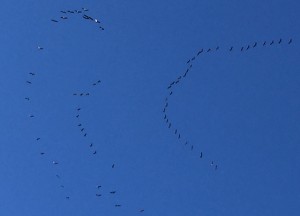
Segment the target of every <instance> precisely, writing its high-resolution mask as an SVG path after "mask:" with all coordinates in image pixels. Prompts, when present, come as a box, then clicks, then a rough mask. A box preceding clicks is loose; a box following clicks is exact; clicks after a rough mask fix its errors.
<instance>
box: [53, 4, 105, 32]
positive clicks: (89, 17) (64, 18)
mask: <svg viewBox="0 0 300 216" xmlns="http://www.w3.org/2000/svg"><path fill="white" fill-rule="evenodd" d="M88 11H89V9H87V8H81V9H80V10H61V11H60V12H61V13H62V16H60V21H64V20H67V19H69V16H67V15H72V14H78V15H81V14H83V15H82V18H83V19H85V20H89V21H92V22H94V23H96V24H98V26H99V29H100V30H102V31H103V30H104V28H103V26H101V25H100V23H101V22H100V20H99V19H95V18H93V17H91V16H89V15H87V14H86V12H88ZM51 21H52V22H54V23H58V22H60V21H59V18H58V19H57V18H56V19H51Z"/></svg>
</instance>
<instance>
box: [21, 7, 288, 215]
mask: <svg viewBox="0 0 300 216" xmlns="http://www.w3.org/2000/svg"><path fill="white" fill-rule="evenodd" d="M87 11H89V10H88V9H86V8H82V9H81V10H66V11H60V12H61V13H62V14H63V15H62V16H61V17H60V19H61V21H63V20H67V19H68V18H69V17H68V16H67V14H68V15H71V14H82V17H83V19H85V20H90V21H93V22H94V23H96V24H98V27H99V28H100V29H101V30H104V28H103V27H102V26H100V25H99V24H100V23H101V22H100V21H99V20H98V19H95V18H92V17H91V16H89V15H87V14H85V13H86V12H87ZM51 21H52V22H55V23H57V22H59V21H58V19H51ZM291 43H292V39H289V40H283V39H281V38H280V39H279V40H272V41H264V42H254V43H251V44H248V45H246V46H242V47H233V46H231V47H229V48H224V50H226V51H228V52H234V51H239V52H246V51H248V50H250V49H255V48H256V47H258V46H261V47H265V46H273V45H276V44H277V45H279V44H291ZM37 49H38V50H39V51H42V50H44V48H43V47H41V46H38V47H37ZM220 49H221V48H220V47H219V46H217V47H215V48H208V49H203V48H201V49H200V50H198V51H197V52H196V54H195V55H194V56H193V57H192V58H190V59H189V60H188V61H187V62H186V63H187V67H186V69H185V71H184V72H183V73H182V74H180V75H179V76H178V77H177V78H176V79H175V80H173V81H172V82H170V84H169V85H168V87H167V91H168V93H167V96H166V97H165V102H164V106H163V110H162V112H163V120H164V122H165V123H166V125H167V128H168V129H169V130H170V131H172V133H173V134H174V136H176V139H178V141H179V142H180V143H182V144H183V145H185V146H187V147H188V148H189V149H190V151H194V145H193V144H191V143H189V141H188V140H187V139H185V138H183V134H182V133H181V132H180V131H179V129H178V128H177V127H175V125H174V124H172V120H171V118H170V117H169V114H168V109H169V102H170V99H171V97H174V90H175V87H177V86H179V83H180V82H182V81H183V80H184V78H186V77H187V75H188V73H189V72H190V71H191V69H192V67H193V63H194V62H195V60H196V59H197V58H198V57H199V56H200V55H203V54H204V53H211V52H217V51H219V50H220ZM35 76H37V74H36V73H33V72H30V73H29V77H30V78H28V79H27V80H26V84H27V85H28V86H32V85H34V77H35ZM100 84H101V80H97V81H95V82H94V83H91V84H90V86H91V88H95V87H96V86H98V85H100ZM90 92H91V91H80V92H74V93H73V96H76V97H79V98H80V97H86V96H90V95H91V93H90ZM31 99H32V98H31V97H30V96H26V97H25V100H26V101H31ZM75 110H76V113H75V117H74V118H76V119H77V123H76V124H77V125H76V127H78V132H79V133H80V134H81V136H82V137H83V138H84V139H85V141H88V139H89V135H88V131H87V127H86V126H85V125H84V123H83V119H82V117H81V116H82V110H83V109H82V108H81V106H78V107H76V108H75ZM29 117H30V118H35V115H34V114H30V115H29ZM35 140H36V142H40V141H41V137H40V136H39V137H36V138H35ZM87 147H88V148H89V149H91V154H92V155H94V156H96V155H97V149H96V146H95V144H94V142H93V141H91V140H89V142H87ZM197 154H198V156H199V158H200V159H203V158H204V156H205V155H204V153H203V152H202V151H200V152H198V153H197ZM40 155H41V156H43V157H45V155H47V152H45V151H41V152H40ZM51 161H52V164H53V165H54V166H59V162H58V161H57V160H53V159H52V160H51ZM209 165H210V166H211V167H212V168H213V169H214V170H218V168H219V165H218V164H217V163H216V161H214V160H209ZM114 168H115V164H114V163H113V164H112V165H111V169H114ZM55 176H56V178H57V179H61V175H59V174H58V173H56V174H55ZM60 187H61V188H64V187H65V186H64V184H60ZM101 188H102V186H101V185H97V186H96V191H95V197H97V198H99V197H102V195H103V193H101ZM116 193H117V191H116V190H110V191H109V194H111V195H115V194H116ZM65 198H66V199H67V200H70V198H71V197H70V196H69V195H66V196H65ZM114 206H115V207H117V208H119V207H121V206H122V205H121V204H120V203H116V204H115V205H114ZM138 211H139V212H144V211H145V210H144V209H139V210H138Z"/></svg>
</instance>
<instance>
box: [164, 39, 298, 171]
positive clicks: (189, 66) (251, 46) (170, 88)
mask: <svg viewBox="0 0 300 216" xmlns="http://www.w3.org/2000/svg"><path fill="white" fill-rule="evenodd" d="M292 42H293V39H292V38H290V39H288V40H283V39H281V38H280V39H278V40H272V41H269V42H268V41H263V42H261V43H260V42H254V43H251V44H247V45H246V46H241V47H234V46H230V47H229V48H228V47H227V48H224V50H225V51H228V52H230V53H232V52H234V51H237V52H247V51H249V50H251V49H255V48H257V47H259V46H261V47H267V46H273V45H280V44H286V45H290V44H291V43H292ZM220 49H221V48H220V47H219V46H217V47H215V48H207V49H204V48H201V49H199V50H198V51H197V52H196V53H195V55H194V56H193V57H192V58H190V59H189V60H188V61H187V62H186V64H187V67H186V70H185V71H184V72H183V73H181V74H180V75H179V76H178V77H177V78H176V79H175V80H173V81H172V82H171V83H170V84H169V86H168V87H167V91H168V94H167V96H166V98H165V103H164V107H163V111H162V112H163V120H164V121H165V123H166V125H167V127H168V129H169V130H171V131H173V134H174V136H176V138H177V139H178V140H179V142H180V143H182V144H184V145H185V146H189V149H190V150H191V151H193V150H194V145H193V144H190V143H189V141H188V140H187V139H182V133H180V131H179V130H178V129H177V128H176V127H174V125H172V122H171V119H170V118H169V116H168V113H167V111H168V108H169V100H170V99H169V98H170V97H171V96H173V95H174V94H173V89H174V88H175V86H178V84H179V83H180V82H182V81H183V79H185V78H186V76H187V75H188V73H189V72H190V71H191V70H192V67H193V63H194V62H195V60H196V59H197V58H198V57H200V55H204V54H208V53H212V52H217V51H219V50H220ZM198 155H199V158H200V159H203V157H204V153H203V152H202V151H200V152H199V153H198ZM210 166H211V167H213V168H214V170H218V164H217V163H216V161H214V160H210Z"/></svg>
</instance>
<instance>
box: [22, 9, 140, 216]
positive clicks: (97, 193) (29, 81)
mask: <svg viewBox="0 0 300 216" xmlns="http://www.w3.org/2000/svg"><path fill="white" fill-rule="evenodd" d="M87 11H88V9H86V8H82V10H74V11H70V10H67V11H61V13H63V14H75V13H76V14H81V13H85V12H87ZM83 18H84V19H89V20H93V21H94V22H96V23H100V21H99V20H97V19H93V18H92V17H90V16H88V15H86V14H84V15H83ZM61 19H62V20H65V19H68V17H67V16H62V17H61ZM52 21H53V22H58V21H57V20H55V19H52ZM100 29H102V30H104V28H102V27H101V26H100ZM37 50H39V51H42V50H44V48H43V47H42V46H37ZM29 75H30V77H31V78H30V79H27V80H26V83H27V85H28V86H32V85H33V83H34V80H33V77H34V76H36V74H35V73H32V72H31V73H29ZM100 83H101V80H97V81H95V82H93V83H92V84H91V86H93V87H95V86H97V85H99V84H100ZM90 95H91V94H90V91H81V92H80V93H73V96H79V98H80V96H81V97H82V96H90ZM25 100H27V101H30V100H31V97H29V96H27V97H25ZM81 116H82V108H81V107H77V108H76V114H75V117H76V119H77V120H78V122H77V127H78V128H79V131H80V134H81V135H82V137H83V138H84V139H85V142H86V138H89V136H88V133H87V129H86V127H84V126H83V123H82V119H81ZM29 117H30V118H34V117H35V115H34V114H30V115H29ZM35 139H36V142H41V140H43V139H42V137H40V136H39V137H37V138H35ZM88 143H89V144H88V147H89V148H90V149H92V151H91V154H92V155H94V156H96V155H97V150H96V148H95V145H94V143H93V142H88ZM40 155H41V156H43V157H45V156H47V152H46V151H44V150H43V151H41V152H40ZM51 161H52V164H53V166H55V167H58V166H60V165H61V164H60V162H59V160H53V159H52V160H51ZM111 168H112V169H115V164H114V163H113V164H112V165H111ZM55 177H56V179H57V180H58V181H60V184H59V187H60V188H62V189H65V185H64V184H62V183H61V181H62V180H63V176H62V175H60V174H58V172H56V174H55ZM101 189H102V185H97V186H96V191H95V197H102V196H103V192H101V191H102V190H101ZM64 191H65V190H64ZM116 193H117V191H116V190H112V191H109V192H108V194H111V195H115V194H116ZM65 199H66V200H70V199H71V196H70V195H69V194H67V195H66V196H65ZM121 206H122V205H121V204H120V203H116V204H115V205H114V207H116V208H119V207H121ZM138 211H139V212H144V211H145V210H144V209H139V210H138Z"/></svg>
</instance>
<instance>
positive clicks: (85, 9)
mask: <svg viewBox="0 0 300 216" xmlns="http://www.w3.org/2000/svg"><path fill="white" fill-rule="evenodd" d="M81 9H82V10H83V11H89V9H87V8H81Z"/></svg>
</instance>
